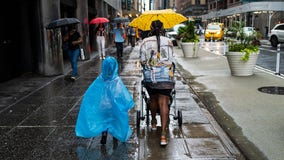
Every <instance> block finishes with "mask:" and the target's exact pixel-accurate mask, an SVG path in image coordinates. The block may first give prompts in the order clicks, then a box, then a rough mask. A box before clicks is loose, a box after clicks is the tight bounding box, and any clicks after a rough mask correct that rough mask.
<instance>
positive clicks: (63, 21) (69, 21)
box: [46, 18, 80, 29]
mask: <svg viewBox="0 0 284 160" xmlns="http://www.w3.org/2000/svg"><path fill="white" fill-rule="evenodd" d="M77 23H80V21H79V20H78V19H77V18H61V19H57V20H54V21H52V22H51V23H49V24H48V25H47V26H46V28H47V29H54V28H58V27H63V26H67V25H72V24H77Z"/></svg>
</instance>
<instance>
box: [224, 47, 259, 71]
mask: <svg viewBox="0 0 284 160" xmlns="http://www.w3.org/2000/svg"><path fill="white" fill-rule="evenodd" d="M244 54H245V53H243V52H227V54H226V56H227V60H228V64H229V67H230V70H231V74H232V75H233V76H250V75H253V71H254V68H255V65H256V61H257V57H258V53H252V54H250V57H249V60H248V61H243V60H241V57H242V56H243V55H244Z"/></svg>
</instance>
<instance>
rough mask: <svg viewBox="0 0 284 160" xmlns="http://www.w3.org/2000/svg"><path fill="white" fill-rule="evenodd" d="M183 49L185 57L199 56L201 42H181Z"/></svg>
mask: <svg viewBox="0 0 284 160" xmlns="http://www.w3.org/2000/svg"><path fill="white" fill-rule="evenodd" d="M181 49H182V51H183V56H184V57H197V54H198V51H199V43H194V42H181Z"/></svg>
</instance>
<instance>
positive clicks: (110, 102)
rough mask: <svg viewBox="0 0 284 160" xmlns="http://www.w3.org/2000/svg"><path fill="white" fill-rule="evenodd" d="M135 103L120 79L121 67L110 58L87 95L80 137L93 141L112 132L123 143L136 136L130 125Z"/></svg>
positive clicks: (78, 126)
mask: <svg viewBox="0 0 284 160" xmlns="http://www.w3.org/2000/svg"><path fill="white" fill-rule="evenodd" d="M132 107H134V101H133V98H132V96H131V94H130V93H129V91H128V90H127V88H126V86H125V85H124V83H123V82H122V80H121V78H120V77H119V76H118V63H117V61H116V59H115V58H114V57H107V58H106V59H105V60H104V61H103V64H102V73H101V74H100V75H99V76H98V77H97V78H96V80H95V81H94V82H93V83H92V84H91V85H90V86H89V88H88V89H87V91H86V92H85V94H84V97H83V100H82V103H81V106H80V111H79V115H78V119H77V123H76V128H75V132H76V135H77V136H79V137H84V138H91V137H96V136H98V135H101V133H102V132H103V131H108V132H109V133H110V134H111V135H112V136H113V137H115V138H116V139H118V140H119V141H121V142H126V141H127V140H128V138H129V137H130V136H131V134H132V130H131V128H130V126H129V122H128V110H129V109H131V108H132Z"/></svg>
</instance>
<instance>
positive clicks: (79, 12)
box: [0, 0, 122, 82]
mask: <svg viewBox="0 0 284 160" xmlns="http://www.w3.org/2000/svg"><path fill="white" fill-rule="evenodd" d="M5 3H6V4H5V5H1V7H0V13H1V14H0V16H1V20H3V22H5V23H2V24H1V25H0V29H1V30H0V53H1V54H2V56H1V59H0V82H3V81H6V80H9V79H12V78H14V77H17V76H20V75H22V74H25V73H38V74H41V75H45V76H52V75H59V74H65V73H64V72H65V71H64V68H65V67H64V65H65V64H66V63H65V61H66V59H64V56H63V53H62V49H61V48H62V34H63V33H64V32H65V31H66V30H65V28H59V29H47V28H46V26H47V25H48V24H49V23H50V22H52V21H53V20H56V19H59V18H65V17H75V18H78V19H79V20H80V24H78V30H79V32H80V33H81V35H82V36H83V48H85V50H86V58H90V55H91V53H92V47H93V46H92V45H91V41H92V39H91V38H90V37H91V36H90V35H92V32H91V31H92V30H91V29H90V25H89V23H88V22H89V21H90V20H91V19H92V18H94V17H96V16H104V17H108V18H112V17H115V16H116V14H117V13H119V12H120V13H121V12H122V10H121V1H120V0H48V1H46V0H29V1H22V0H14V1H7V2H5ZM68 65H69V64H68Z"/></svg>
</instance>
